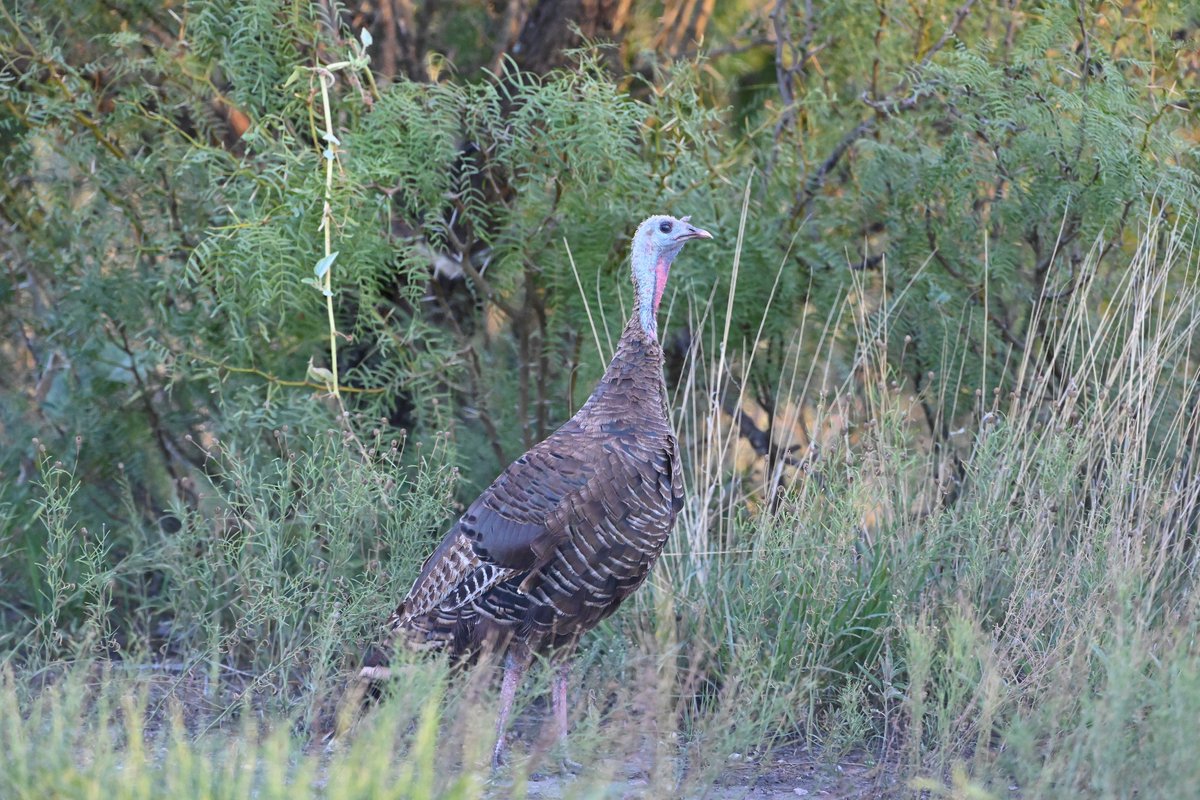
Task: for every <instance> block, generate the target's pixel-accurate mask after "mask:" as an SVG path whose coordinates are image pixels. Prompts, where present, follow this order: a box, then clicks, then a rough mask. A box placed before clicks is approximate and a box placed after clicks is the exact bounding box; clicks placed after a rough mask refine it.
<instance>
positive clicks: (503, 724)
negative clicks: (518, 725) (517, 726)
mask: <svg viewBox="0 0 1200 800" xmlns="http://www.w3.org/2000/svg"><path fill="white" fill-rule="evenodd" d="M523 677H525V661H524V660H521V659H517V658H515V657H514V656H513V654H512V653H509V654H508V655H506V656H505V657H504V682H503V683H502V684H501V685H500V716H499V717H497V718H496V749H495V750H493V751H492V767H493V768H495V767H499V766H500V765H501V764H502V763H503V762H504V750H505V745H506V744H507V741H506V733H507V728H508V716H509V714H511V713H512V707H513V700H514V699H515V698H516V696H517V687H518V686H520V685H521V678H523Z"/></svg>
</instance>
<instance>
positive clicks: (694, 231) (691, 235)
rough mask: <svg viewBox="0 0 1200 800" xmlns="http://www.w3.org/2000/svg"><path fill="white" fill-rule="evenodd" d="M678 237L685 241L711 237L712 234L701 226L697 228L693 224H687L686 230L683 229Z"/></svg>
mask: <svg viewBox="0 0 1200 800" xmlns="http://www.w3.org/2000/svg"><path fill="white" fill-rule="evenodd" d="M679 238H680V239H682V240H683V241H685V242H686V241H690V240H692V239H711V238H713V235H712V234H711V233H709V232H708V231H706V230H704V229H703V228H697V227H695V226H694V225H688V226H687V231H685V232H684V234H683V236H680V237H679Z"/></svg>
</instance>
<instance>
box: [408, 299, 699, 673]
mask: <svg viewBox="0 0 1200 800" xmlns="http://www.w3.org/2000/svg"><path fill="white" fill-rule="evenodd" d="M682 500H683V491H682V485H681V482H680V472H679V453H678V446H677V444H676V441H675V436H674V434H673V433H672V432H671V427H670V423H669V420H668V418H667V406H666V389H665V386H664V384H663V378H662V350H661V348H660V347H659V345H658V342H657V341H656V340H654V339H653V338H651V337H648V336H646V335H645V334H644V333H643V332H642V331H641V329H640V327H639V326H638V324H637V322H636V320H631V322H630V324H629V326H628V327H627V328H626V331H625V334H624V335H623V336H622V337H621V342H620V344H619V345H618V348H617V352H616V354H615V356H614V358H613V360H612V363H611V364H610V365H609V367H608V370H607V371H606V372H605V375H604V377H603V378H602V379H601V381H600V383H599V385H598V386H597V387H596V390H595V391H594V392H593V393H592V396H591V397H590V398H589V399H588V401H587V402H586V403H585V404H584V405H583V407H582V408H580V410H579V411H578V412H577V413H576V414H575V416H574V417H572V418H571V419H570V420H569V421H568V422H567V423H566V424H564V425H563V426H562V427H561V428H559V429H558V430H557V431H555V432H554V433H553V434H551V435H550V436H549V437H548V438H546V439H545V440H544V441H542V442H541V443H539V444H537V445H536V446H534V447H533V448H532V449H531V450H529V451H528V452H527V453H525V454H524V455H523V456H521V457H520V458H518V459H517V460H516V461H514V462H513V463H512V464H510V465H509V466H508V468H506V469H505V470H504V472H503V473H501V474H500V476H499V477H498V478H496V480H495V481H494V482H493V483H492V484H491V486H489V487H488V488H487V489H486V490H485V491H484V492H483V493H482V494H481V495H480V496H479V497H478V499H476V500H475V502H473V503H472V504H471V506H470V507H469V508H468V509H467V510H466V512H465V513H464V514H463V515H462V517H460V518H459V520H458V521H457V522H456V523H455V524H454V526H453V527H452V528H451V529H450V531H449V532H448V533H447V534H446V537H445V538H444V539H443V540H442V542H441V544H440V545H439V546H438V548H437V549H436V550H435V551H434V552H433V554H432V555H431V556H430V557H429V558H428V559H427V560H426V561H425V563H424V565H423V566H422V568H421V572H420V574H419V575H418V576H417V579H416V581H415V582H414V584H413V587H412V589H411V590H410V591H409V593H408V595H407V596H406V597H405V598H404V601H403V602H402V603H401V604H400V606H399V608H397V609H396V612H395V613H394V614H393V615H392V616H391V618H390V619H389V620H388V622H387V626H386V627H387V628H388V631H389V632H390V633H392V634H393V635H398V636H399V637H400V638H401V639H402V640H403V642H404V644H405V645H407V646H409V647H411V648H413V649H418V650H427V649H444V650H449V651H450V652H451V653H452V654H454V655H456V656H463V657H468V658H471V657H474V656H475V655H477V654H478V653H479V652H480V651H481V650H484V649H491V650H496V649H503V648H505V647H508V646H512V645H514V644H515V645H517V646H519V647H521V648H522V649H524V650H526V651H528V652H542V651H546V650H549V649H555V648H563V647H569V646H570V645H572V644H574V642H575V640H576V639H577V638H578V636H579V635H580V634H582V633H583V632H585V631H587V630H588V629H590V628H591V627H593V626H595V625H596V624H597V623H598V622H600V620H602V619H604V618H605V617H607V616H608V615H609V614H611V613H612V612H613V611H615V610H616V608H617V607H618V606H619V605H620V604H621V602H622V601H624V600H625V598H627V597H628V596H629V595H630V594H632V593H633V591H634V590H635V589H637V588H638V586H640V585H641V584H642V582H643V581H644V580H645V579H646V576H647V575H648V574H649V571H650V568H651V567H652V566H653V564H654V562H655V560H656V559H657V558H658V555H659V553H661V552H662V547H663V544H664V543H665V542H666V539H667V536H668V534H669V533H670V531H671V528H672V527H673V525H674V522H675V516H676V514H677V513H678V511H679V508H680V506H681V505H682Z"/></svg>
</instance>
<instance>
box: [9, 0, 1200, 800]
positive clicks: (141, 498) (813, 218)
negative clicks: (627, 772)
mask: <svg viewBox="0 0 1200 800" xmlns="http://www.w3.org/2000/svg"><path fill="white" fill-rule="evenodd" d="M1198 26H1200V12H1197V10H1196V9H1195V8H1194V7H1193V6H1192V5H1190V4H1188V3H1184V2H1177V3H1172V2H1162V3H1153V4H1151V3H1127V4H1112V3H1070V2H1054V1H1047V2H1042V3H1034V4H1029V3H1023V2H1019V1H1017V2H1006V3H997V4H977V3H975V2H972V1H971V0H968V2H965V3H962V4H958V3H945V2H940V0H929V2H904V3H900V2H890V1H889V0H873V1H872V2H860V1H859V0H841V1H840V2H833V3H811V2H801V1H800V0H774V2H753V1H747V2H731V3H720V4H717V3H713V2H699V3H697V2H691V1H688V0H667V1H666V2H665V3H647V4H641V3H639V4H633V3H629V2H599V3H585V2H572V0H559V1H558V2H554V1H553V0H540V1H539V2H537V3H523V2H520V1H519V0H511V1H510V2H507V3H481V2H474V0H456V2H447V3H432V2H426V3H411V2H409V1H408V0H381V1H380V2H377V3H369V2H368V3H361V4H358V5H353V6H343V5H337V4H330V3H324V2H317V3H312V2H308V1H307V0H306V1H305V2H300V1H299V0H294V2H290V3H282V2H272V1H271V0H255V1H254V2H241V3H228V2H208V1H197V2H186V3H184V2H152V1H151V0H146V1H145V2H128V3H114V2H101V3H92V2H88V0H73V2H70V3H62V4H32V3H22V2H19V1H18V2H16V3H15V4H10V3H5V4H3V5H2V6H0V159H2V160H0V169H2V170H3V181H2V182H0V188H2V191H3V193H4V194H3V202H2V203H0V226H2V231H3V236H2V239H0V253H2V255H3V264H4V266H3V268H2V270H0V324H2V325H3V331H4V335H3V336H2V337H0V393H2V402H0V443H2V444H3V446H2V447H0V620H2V624H0V669H2V670H3V677H2V679H0V742H2V744H3V746H2V747H0V763H2V765H3V769H0V786H2V787H3V790H2V791H0V793H2V794H5V795H8V794H12V795H15V796H31V797H32V796H39V797H40V796H52V795H58V794H68V795H69V794H78V793H82V792H84V791H86V790H95V789H96V788H97V787H102V786H121V787H122V788H123V791H125V792H126V794H128V795H129V796H131V797H132V796H152V795H158V794H162V793H164V792H170V793H172V794H177V795H189V796H191V795H194V796H212V797H217V796H229V797H242V796H245V795H246V794H247V793H248V792H249V791H251V790H254V791H256V792H257V793H258V794H259V796H264V797H267V796H276V795H278V796H289V797H291V796H298V795H299V794H302V793H303V792H311V793H314V794H321V795H327V796H335V797H342V796H345V797H350V796H354V797H357V796H376V795H377V794H379V793H380V792H383V791H385V790H386V791H391V792H394V793H396V794H398V795H400V796H414V797H429V796H459V797H474V796H480V795H481V794H485V793H487V792H492V793H493V794H495V793H496V792H499V793H500V795H501V796H504V795H513V796H520V795H522V794H523V793H524V792H525V791H526V784H525V781H526V778H527V775H528V773H529V771H530V770H532V769H535V768H538V767H539V765H540V764H542V763H543V762H544V759H543V756H544V755H546V754H545V753H544V752H543V749H544V748H542V747H541V745H540V744H539V739H538V736H537V735H536V730H535V731H534V732H532V733H530V734H529V735H527V736H526V737H525V739H526V746H527V748H528V751H529V753H530V755H531V757H530V758H529V759H528V761H526V760H525V759H524V758H522V759H520V760H519V761H518V763H517V764H516V765H515V766H514V769H513V770H512V771H511V775H508V776H505V777H503V778H502V779H500V780H504V781H511V783H502V784H500V785H499V788H497V785H496V784H495V783H494V781H495V780H497V779H495V778H492V777H489V775H488V773H487V771H486V770H484V769H483V767H482V763H483V761H485V757H484V754H486V753H487V752H488V750H489V748H490V742H488V741H486V733H487V729H488V728H489V727H490V725H481V724H479V718H480V717H481V716H484V717H486V716H487V715H488V714H489V713H491V709H492V707H493V706H492V702H493V701H492V698H491V694H490V687H489V685H488V682H487V680H486V676H482V677H480V676H475V677H473V678H472V679H470V680H467V681H448V680H447V677H446V674H445V669H444V665H440V664H437V663H417V664H414V665H412V666H411V668H410V669H409V670H408V671H407V672H406V673H405V677H404V678H402V681H403V682H407V683H406V684H405V685H404V686H403V687H402V689H403V691H399V692H397V696H398V699H397V700H395V701H394V702H392V703H390V704H389V705H388V706H387V707H385V709H383V710H382V711H381V712H380V713H379V714H376V715H374V716H372V717H370V718H368V719H367V720H365V721H363V722H362V723H361V724H360V725H359V726H358V727H356V728H353V729H350V730H342V732H341V733H340V734H338V735H336V736H331V735H330V734H331V732H332V731H334V730H337V729H338V726H339V724H341V725H342V726H343V727H344V726H345V725H346V724H347V720H346V718H345V716H344V715H343V716H342V717H341V722H340V723H339V717H338V713H337V698H338V697H339V696H340V693H341V691H342V689H343V688H344V686H345V681H346V679H347V675H349V674H350V673H351V672H352V670H353V667H354V666H355V663H356V660H357V658H358V656H359V654H360V653H361V650H362V647H363V646H364V645H365V644H366V643H367V642H368V641H369V640H371V639H372V638H373V637H374V636H375V633H376V630H377V628H376V626H377V625H378V622H379V621H380V619H381V618H382V617H383V616H384V615H386V613H387V612H388V611H390V609H391V607H392V606H393V605H394V603H395V601H396V599H397V597H398V596H399V595H400V594H401V593H402V592H403V591H404V589H405V588H406V587H407V585H408V581H409V580H411V578H412V575H413V573H414V571H415V569H416V566H417V564H418V563H419V559H420V557H421V556H422V554H423V552H424V551H425V550H426V549H427V548H428V547H429V545H430V543H431V542H432V541H433V540H434V539H435V538H436V537H437V536H438V534H439V533H440V532H441V530H442V529H443V528H444V527H445V526H446V525H447V524H448V522H449V521H450V520H451V518H452V517H453V515H454V511H455V509H456V508H458V507H459V505H458V504H460V503H461V502H463V501H469V500H470V499H471V498H472V497H473V496H474V495H473V493H474V492H476V491H478V489H479V488H481V487H482V486H484V485H486V484H487V482H489V481H490V480H491V478H492V477H494V475H495V474H496V473H497V472H498V470H499V469H500V468H501V467H502V466H503V465H504V464H505V463H507V461H509V460H511V459H512V458H513V457H515V456H516V455H518V454H519V453H520V452H521V451H522V450H523V449H525V448H526V447H527V446H529V445H530V444H532V443H533V442H535V441H537V440H538V439H540V438H542V437H543V436H545V435H546V434H547V433H549V432H550V431H551V430H553V428H554V427H555V426H556V425H557V424H559V423H560V422H561V421H562V420H564V419H566V418H567V417H568V416H569V415H570V413H571V412H572V411H573V410H574V409H575V408H576V407H577V406H578V405H579V404H580V403H581V402H582V400H583V399H584V398H585V397H586V395H587V393H588V392H589V391H590V388H591V386H592V384H593V383H594V381H595V379H596V378H597V377H598V376H599V374H600V373H601V371H602V369H603V367H604V364H605V362H606V358H607V355H608V354H609V353H610V352H611V349H612V344H613V342H614V341H615V339H616V337H617V336H618V335H619V332H620V330H621V327H622V325H623V324H624V321H625V319H626V318H627V316H626V314H627V311H628V308H629V305H630V302H629V297H630V295H629V286H628V282H627V273H626V269H627V264H626V248H627V241H628V237H629V235H630V234H631V233H632V231H633V229H634V227H635V226H636V225H637V223H638V222H639V221H640V220H641V219H642V218H643V217H644V216H646V215H648V214H650V213H658V212H668V213H676V214H685V213H687V214H692V215H693V216H694V218H695V220H696V221H697V222H699V223H700V224H702V225H704V226H705V227H706V228H708V229H710V230H712V231H713V232H714V234H716V236H717V239H718V244H717V245H715V246H707V247H701V246H693V248H689V249H688V251H687V252H686V254H685V255H684V256H683V257H682V259H681V261H680V264H679V268H678V269H676V270H675V271H674V272H673V274H672V284H671V286H670V287H669V288H668V296H667V298H666V300H665V302H664V306H665V307H666V308H667V312H666V315H667V319H666V322H665V324H664V325H663V328H662V329H663V331H664V337H665V340H666V344H667V350H668V365H667V372H668V384H669V387H670V389H671V391H672V393H673V396H674V398H675V402H674V404H673V409H672V411H673V414H674V416H675V421H676V426H677V428H678V429H679V431H680V433H681V438H682V441H683V443H684V448H685V451H686V452H685V461H686V470H687V475H688V479H687V497H688V500H687V506H686V508H685V511H684V514H683V517H682V519H681V523H680V526H679V528H678V530H677V532H676V534H675V536H674V538H673V539H672V542H673V545H672V547H671V548H670V552H668V554H667V555H666V556H665V557H664V559H663V561H662V563H661V564H660V566H659V568H658V569H657V570H656V572H655V575H654V577H653V579H652V581H651V583H650V585H649V586H648V587H647V588H646V589H645V590H644V591H642V592H641V593H640V594H639V595H638V596H637V598H636V600H635V601H633V602H631V604H630V605H629V607H628V608H626V609H625V610H623V611H622V612H621V614H619V615H618V616H617V617H616V618H615V619H614V620H613V621H612V622H611V623H608V624H606V625H605V626H604V627H603V628H602V629H601V630H600V631H598V632H597V633H596V634H595V635H593V636H592V637H591V638H590V639H589V642H588V646H587V649H586V650H585V652H584V653H583V655H582V657H581V663H580V666H579V669H578V670H577V672H576V678H575V687H576V688H575V692H576V696H577V698H578V699H579V702H578V703H577V706H578V710H577V714H576V719H574V720H573V726H574V728H575V734H574V736H573V739H572V747H573V748H575V754H576V758H577V759H579V756H580V754H586V757H585V758H583V759H580V760H584V761H585V762H586V767H585V769H584V771H583V773H582V774H581V775H580V776H578V777H577V778H576V779H575V780H574V781H572V782H569V783H567V784H564V786H563V787H562V791H564V792H566V793H567V794H578V795H579V796H603V795H606V794H614V795H615V796H620V795H621V793H622V792H629V791H642V792H644V793H645V794H646V796H651V797H664V796H677V795H685V794H689V793H694V794H698V793H700V792H702V791H704V787H706V786H707V785H708V784H709V783H710V782H711V780H712V779H713V777H714V776H716V775H718V774H719V773H721V771H722V770H723V769H724V768H725V765H726V764H727V760H728V758H729V756H730V753H733V752H738V753H740V754H750V755H751V756H752V757H754V758H762V759H763V763H767V762H769V760H770V759H769V755H766V754H769V753H770V752H771V751H772V749H773V748H778V747H792V746H794V745H797V744H802V745H803V746H804V747H805V748H806V749H807V750H806V751H807V752H810V753H812V754H814V755H813V757H814V758H816V759H817V760H818V761H821V760H824V761H826V762H828V763H829V764H833V763H836V762H837V760H838V759H840V758H843V757H845V756H846V754H854V758H857V759H859V760H866V761H868V762H869V763H871V764H876V765H878V768H877V769H874V770H872V772H871V773H869V774H868V775H867V776H866V777H864V778H863V787H862V791H863V792H870V793H875V794H884V793H886V794H895V795H905V794H909V793H917V792H924V793H932V794H938V795H944V796H955V797H959V796H961V797H968V796H970V797H984V796H993V797H1008V796H1016V795H1019V796H1022V797H1061V796H1066V795H1073V794H1083V795H1087V796H1103V797H1128V796H1132V795H1134V794H1137V795H1138V796H1139V797H1150V796H1161V797H1179V796H1185V795H1187V794H1188V793H1189V789H1190V787H1193V786H1195V785H1197V783H1198V782H1200V773H1198V770H1200V762H1198V761H1197V760H1196V759H1195V758H1194V744H1193V734H1194V720H1195V719H1196V718H1197V716H1200V648H1198V646H1197V637H1196V633H1197V631H1196V625H1197V622H1196V620H1197V619H1198V616H1197V608H1196V605H1195V604H1196V596H1197V595H1196V588H1197V587H1196V577H1197V576H1196V571H1197V550H1196V547H1195V531H1196V525H1197V508H1198V504H1200V484H1198V483H1197V470H1198V469H1200V464H1197V462H1196V458H1195V452H1196V438H1197V434H1198V432H1197V427H1196V426H1197V421H1196V420H1197V414H1196V411H1197V403H1198V402H1200V394H1198V391H1200V389H1198V385H1197V378H1198V374H1197V365H1196V354H1195V352H1194V348H1195V346H1196V345H1197V344H1198V340H1197V330H1196V325H1197V322H1196V314H1197V310H1198V305H1197V304H1198V302H1200V296H1198V293H1197V284H1196V280H1197V263H1196V258H1197V252H1196V248H1195V237H1196V233H1197V231H1196V219H1197V212H1198V211H1200V181H1198V173H1197V170H1198V164H1197V143H1198V140H1197V134H1196V131H1197V126H1196V115H1197V112H1196V110H1195V109H1196V102H1197V100H1198V99H1200V98H1198V94H1197V90H1196V86H1197V85H1200V84H1197V82H1196V78H1197V74H1198V72H1200V54H1198V53H1200V49H1198V48H1200V33H1198ZM539 680H544V676H543V677H541V678H539ZM534 695H536V692H531V693H530V696H531V697H532V696H534ZM626 762H632V763H634V764H636V765H637V769H639V770H640V771H641V773H640V775H641V777H640V779H644V781H645V784H644V785H643V788H641V789H635V788H631V787H630V785H629V784H628V783H622V782H620V781H619V780H618V783H616V784H614V783H612V781H614V780H617V779H620V778H622V776H624V773H623V772H622V769H623V767H622V766H621V765H623V764H625V763H626ZM446 774H453V775H455V776H456V777H455V779H454V780H453V781H451V780H447V779H446V778H445V777H435V776H445V775H446ZM164 776H165V778H166V779H167V780H169V781H171V782H172V783H170V787H171V788H169V789H168V788H166V786H167V785H166V784H163V783H161V780H162V779H163V778H164ZM489 781H491V782H492V783H489ZM489 786H490V788H489Z"/></svg>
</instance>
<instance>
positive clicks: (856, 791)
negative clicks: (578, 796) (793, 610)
mask: <svg viewBox="0 0 1200 800" xmlns="http://www.w3.org/2000/svg"><path fill="white" fill-rule="evenodd" d="M571 780H572V778H570V777H563V776H557V775H553V776H537V777H535V778H531V779H530V781H529V784H528V793H529V797H530V798H537V800H554V799H555V798H559V797H563V796H564V795H566V794H567V793H568V792H569V787H570V781H571ZM608 788H609V792H608V793H606V794H607V796H611V797H620V798H622V800H667V798H664V797H663V795H662V790H661V789H660V788H656V787H652V786H650V785H649V783H648V781H647V780H646V778H645V777H643V776H642V775H640V774H638V773H637V772H636V770H632V769H631V770H630V772H629V774H626V775H623V776H619V777H618V779H617V780H615V781H614V782H613V783H612V784H610V786H609V787H608ZM902 788H903V787H901V786H900V785H898V784H897V782H896V780H895V778H894V776H893V774H892V773H891V771H888V770H885V769H882V768H881V767H879V766H872V765H870V764H867V763H864V761H862V760H856V758H855V757H853V756H850V757H847V758H846V759H843V760H841V761H839V762H838V763H830V762H828V761H826V760H822V759H820V758H818V757H816V756H814V754H812V753H811V752H810V751H808V750H807V749H806V748H803V747H799V746H792V747H784V748H777V749H776V750H775V751H774V752H773V753H772V754H771V755H770V757H769V758H766V759H761V760H759V759H754V758H746V757H742V756H740V755H737V756H736V757H732V758H731V759H730V762H729V766H728V767H727V768H726V769H725V770H724V771H723V772H722V773H721V774H720V775H719V776H718V777H717V780H716V782H715V783H714V784H713V785H712V786H710V787H708V788H706V789H703V790H700V791H698V792H691V793H687V794H685V795H683V797H684V798H687V800H693V799H694V800H795V798H797V797H811V798H814V800H816V798H820V800H866V799H867V798H885V797H890V796H893V795H895V794H897V793H898V792H899V790H900V789H902ZM502 791H503V789H501V792H502ZM500 796H502V794H501V795H497V797H500Z"/></svg>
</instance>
